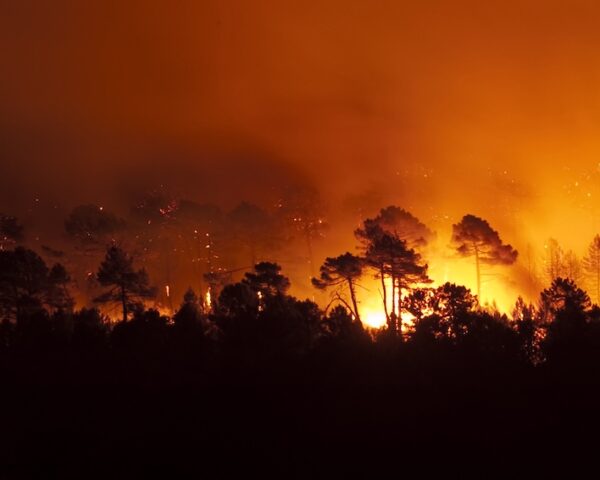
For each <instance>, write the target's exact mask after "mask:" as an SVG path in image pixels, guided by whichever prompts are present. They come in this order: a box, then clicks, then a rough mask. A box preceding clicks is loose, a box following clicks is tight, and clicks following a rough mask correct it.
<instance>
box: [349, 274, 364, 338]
mask: <svg viewBox="0 0 600 480" xmlns="http://www.w3.org/2000/svg"><path fill="white" fill-rule="evenodd" d="M348 289H349V290H350V299H351V300H352V307H353V308H354V316H355V317H356V320H358V324H359V325H360V326H361V327H362V322H361V321H360V313H359V312H358V304H357V302H356V292H355V291H354V284H353V283H352V279H350V278H349V279H348Z"/></svg>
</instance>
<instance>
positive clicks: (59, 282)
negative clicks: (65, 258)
mask: <svg viewBox="0 0 600 480" xmlns="http://www.w3.org/2000/svg"><path fill="white" fill-rule="evenodd" d="M70 283H71V277H70V275H69V274H68V273H67V270H66V269H65V267H63V266H62V265H61V264H60V263H57V264H55V265H54V266H53V267H52V268H51V269H50V272H49V273H48V291H47V294H46V304H47V305H49V306H51V307H52V308H53V309H55V310H67V311H70V310H72V309H73V307H74V305H75V301H74V300H73V297H72V296H71V293H70V292H69V284H70Z"/></svg>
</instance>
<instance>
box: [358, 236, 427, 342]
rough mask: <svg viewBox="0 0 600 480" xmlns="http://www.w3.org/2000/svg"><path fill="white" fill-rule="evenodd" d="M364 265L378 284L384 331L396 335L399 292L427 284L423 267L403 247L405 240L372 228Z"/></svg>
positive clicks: (415, 255) (419, 258)
mask: <svg viewBox="0 0 600 480" xmlns="http://www.w3.org/2000/svg"><path fill="white" fill-rule="evenodd" d="M365 262H366V264H367V265H368V266H370V267H371V268H372V269H374V270H375V272H376V273H375V277H376V278H378V279H379V280H380V281H381V289H382V299H383V306H384V311H385V315H386V319H387V324H388V330H389V332H390V333H392V334H393V335H395V334H396V333H398V319H399V318H400V314H401V311H402V305H401V304H400V303H401V295H402V289H405V288H410V287H412V286H413V285H415V284H419V283H429V282H430V281H431V280H430V279H429V277H428V276H427V264H423V263H422V261H421V255H419V254H418V253H417V252H415V251H414V250H413V249H409V248H408V247H407V244H406V241H404V240H401V239H400V238H398V237H397V236H395V235H390V234H388V233H382V232H381V229H379V228H376V229H374V230H373V231H372V237H371V240H370V241H369V243H368V245H367V247H366V251H365ZM386 279H389V280H390V283H391V285H390V287H391V297H390V300H391V312H390V311H389V309H388V293H387V288H388V287H387V285H386Z"/></svg>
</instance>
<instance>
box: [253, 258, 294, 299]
mask: <svg viewBox="0 0 600 480" xmlns="http://www.w3.org/2000/svg"><path fill="white" fill-rule="evenodd" d="M242 283H243V284H245V285H247V286H248V287H250V288H251V289H252V290H253V291H255V292H256V293H257V294H258V293H260V295H261V296H262V297H263V298H266V297H273V296H276V295H285V293H286V292H287V290H288V289H289V288H290V280H289V278H287V277H286V276H285V275H282V274H281V267H280V266H279V265H277V264H276V263H272V262H260V263H257V264H256V265H255V266H254V271H252V272H247V273H246V274H245V275H244V279H243V280H242Z"/></svg>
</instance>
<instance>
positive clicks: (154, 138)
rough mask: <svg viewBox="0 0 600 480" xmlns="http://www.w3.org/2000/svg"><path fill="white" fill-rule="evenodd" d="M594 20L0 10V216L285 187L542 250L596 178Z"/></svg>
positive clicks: (258, 6) (598, 11)
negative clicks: (136, 194) (495, 232)
mask: <svg viewBox="0 0 600 480" xmlns="http://www.w3.org/2000/svg"><path fill="white" fill-rule="evenodd" d="M599 21H600V5H598V4H597V2H593V1H586V2H584V1H569V2H566V1H565V2H563V1H555V0H546V1H535V2H534V1H527V0H520V1H513V0H508V1H503V2H499V1H498V2H495V1H494V2H481V1H439V2H432V1H419V2H402V1H390V2H381V1H369V2H366V1H363V2H357V1H346V0H345V1H319V2H306V1H297V2H291V1H284V2H282V1H274V0H273V1H271V0H253V1H247V2H245V1H223V0H220V1H179V2H173V1H169V2H159V1H156V0H145V1H139V2H138V1H124V2H108V1H105V2H99V1H93V0H92V1H87V2H77V1H66V0H55V1H53V2H46V1H31V0H20V1H18V2H15V1H0V62H1V63H0V65H1V70H2V75H0V155H1V157H0V161H1V163H2V175H1V179H0V189H1V192H0V208H2V210H3V211H9V212H10V211H11V210H14V211H16V212H17V213H18V212H19V211H20V209H23V208H25V207H26V206H27V205H28V202H31V201H32V200H31V199H32V198H33V197H35V196H41V197H42V198H46V199H49V200H48V201H50V202H59V203H61V204H62V205H74V204H78V203H82V202H83V201H96V202H110V201H114V202H118V201H119V199H120V198H121V197H122V196H123V191H124V190H125V191H126V190H127V189H128V188H130V187H131V188H134V186H139V185H143V184H144V183H148V184H156V183H158V182H166V183H169V185H170V187H171V188H173V189H176V190H177V189H179V190H181V191H182V195H184V194H185V195H186V196H191V197H194V196H195V197H197V198H198V199H201V200H210V199H212V198H214V199H215V201H217V202H230V203H231V202H233V201H236V200H238V198H237V197H242V196H244V197H252V196H255V197H257V198H259V199H261V200H264V201H266V200H270V195H271V193H272V192H273V189H274V188H276V187H277V186H280V185H285V184H289V183H294V182H296V183H309V184H314V185H316V186H318V188H319V189H320V190H321V192H322V193H323V195H324V196H325V197H326V198H327V199H328V200H329V201H330V202H331V203H333V204H347V203H348V202H349V201H350V202H351V201H358V200H356V199H360V198H370V197H369V196H374V198H375V197H376V198H385V199H386V200H387V199H389V200H390V201H394V202H396V203H402V204H403V206H407V207H410V208H412V209H414V210H416V211H417V213H418V214H420V215H421V216H424V217H427V218H428V219H429V218H433V217H435V216H436V215H438V216H439V215H445V214H448V215H450V216H452V215H455V214H456V213H457V212H459V211H463V212H466V211H474V212H475V213H482V214H488V215H494V214H495V210H494V208H496V209H497V208H500V207H499V206H498V204H499V203H500V204H501V203H502V202H497V201H496V200H497V199H498V198H504V199H508V200H506V202H508V204H507V207H506V208H507V209H509V210H510V209H515V208H517V207H519V208H522V209H524V210H526V209H529V211H530V214H531V216H532V217H535V218H536V219H538V222H539V224H540V225H542V224H543V225H544V228H545V231H544V233H546V230H551V229H552V228H554V227H558V226H559V225H560V221H559V220H557V219H556V218H555V215H554V210H556V208H558V207H557V204H558V203H557V202H558V200H557V199H559V198H560V197H561V196H563V197H564V196H565V195H566V193H565V188H566V187H565V182H571V181H573V182H575V181H576V180H577V179H579V178H580V177H581V178H580V179H581V181H582V182H583V183H584V180H585V179H586V178H587V181H588V183H589V181H591V180H590V175H592V176H594V175H597V173H598V165H599V162H600V157H599V153H600V148H599V145H598V144H599V140H598V139H599V136H598V126H599V121H600V89H599V88H598V85H600V82H599V80H600V58H599V56H598V52H599V51H600V30H598V28H597V26H598V24H599ZM585 175H587V177H585ZM592 180H593V181H596V177H595V176H594V177H593V178H592ZM588 186H589V185H588ZM590 188H591V187H590ZM590 191H591V190H590ZM590 191H587V192H584V193H582V199H581V202H586V201H588V200H586V198H589V195H588V194H589V193H590ZM569 192H570V191H569ZM567 193H568V192H567ZM571 193H572V192H571ZM273 195H275V194H273ZM361 195H362V196H363V197H361ZM586 195H587V197H586ZM569 198H571V197H569ZM349 199H350V200H349ZM352 199H354V200H352ZM592 200H593V199H592ZM561 201H562V200H561ZM344 202H345V203H344ZM569 202H571V203H573V205H574V206H575V207H577V208H579V207H580V203H581V202H580V200H579V199H578V198H574V199H571V200H569ZM578 202H579V203H578ZM562 204H564V202H563V203H561V205H562ZM569 205H570V204H569ZM594 205H595V204H594ZM586 208H587V207H586ZM590 208H592V207H590ZM593 208H595V206H593ZM584 210H585V209H584ZM588 210H589V209H588ZM586 211H587V210H586ZM504 213H505V216H506V215H508V214H506V212H504ZM499 221H500V222H502V220H499ZM540 228H541V227H540Z"/></svg>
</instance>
